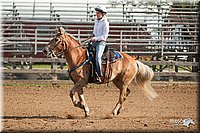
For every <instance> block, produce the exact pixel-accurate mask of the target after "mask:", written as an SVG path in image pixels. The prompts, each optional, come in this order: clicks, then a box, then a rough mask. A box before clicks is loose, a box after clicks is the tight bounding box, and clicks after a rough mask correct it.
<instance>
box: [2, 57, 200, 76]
mask: <svg viewBox="0 0 200 133" xmlns="http://www.w3.org/2000/svg"><path fill="white" fill-rule="evenodd" d="M3 62H4V68H3V69H2V71H3V73H4V74H20V73H23V74H52V75H53V77H54V79H57V78H55V77H56V76H55V75H57V74H65V75H66V76H67V64H66V63H65V59H62V58H56V59H49V58H4V59H3ZM142 62H143V63H145V64H147V65H149V66H151V67H152V69H154V71H155V72H154V73H155V77H163V76H164V77H168V80H172V79H173V77H178V76H180V77H193V78H197V77H198V76H199V73H198V72H192V67H198V65H199V63H198V62H176V61H164V60H163V61H142ZM35 63H47V64H50V65H51V67H50V68H33V67H32V66H33V65H34V64H35ZM27 64H28V67H27V68H25V66H27ZM6 66H7V68H6ZM17 66H18V67H17ZM64 66H65V68H64ZM158 66H163V67H167V68H168V70H163V71H160V70H156V68H157V67H158ZM177 66H182V67H183V68H182V70H179V71H178V69H177V70H176V67H177ZM184 67H185V68H184ZM187 69H190V70H187Z"/></svg>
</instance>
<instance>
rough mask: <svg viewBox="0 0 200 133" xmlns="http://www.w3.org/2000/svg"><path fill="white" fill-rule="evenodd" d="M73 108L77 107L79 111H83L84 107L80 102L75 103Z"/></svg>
mask: <svg viewBox="0 0 200 133" xmlns="http://www.w3.org/2000/svg"><path fill="white" fill-rule="evenodd" d="M75 107H78V108H80V109H84V105H82V104H81V102H77V104H76V105H75Z"/></svg>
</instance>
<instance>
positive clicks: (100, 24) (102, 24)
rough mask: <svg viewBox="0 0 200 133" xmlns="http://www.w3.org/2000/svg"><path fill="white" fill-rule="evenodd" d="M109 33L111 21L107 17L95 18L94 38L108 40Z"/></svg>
mask: <svg viewBox="0 0 200 133" xmlns="http://www.w3.org/2000/svg"><path fill="white" fill-rule="evenodd" d="M108 33H109V22H108V20H107V18H106V17H103V18H102V19H100V20H95V24H94V30H93V34H94V37H93V39H94V40H95V41H106V39H107V38H108Z"/></svg>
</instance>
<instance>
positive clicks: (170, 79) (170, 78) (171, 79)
mask: <svg viewBox="0 0 200 133" xmlns="http://www.w3.org/2000/svg"><path fill="white" fill-rule="evenodd" d="M172 71H173V65H172V60H170V63H169V74H171V73H172ZM169 82H173V76H169Z"/></svg>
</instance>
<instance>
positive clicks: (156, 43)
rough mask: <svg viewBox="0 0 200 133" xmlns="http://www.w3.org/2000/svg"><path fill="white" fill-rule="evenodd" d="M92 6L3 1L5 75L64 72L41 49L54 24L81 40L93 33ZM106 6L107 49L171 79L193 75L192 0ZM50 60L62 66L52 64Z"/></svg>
mask: <svg viewBox="0 0 200 133" xmlns="http://www.w3.org/2000/svg"><path fill="white" fill-rule="evenodd" d="M97 4H98V3H95V4H92V3H84V4H83V3H82V4H80V3H67V2H62V3H53V2H35V3H34V2H14V1H2V5H3V9H2V17H3V21H2V26H3V27H2V30H1V32H2V34H3V40H2V42H1V45H2V50H3V51H1V52H3V63H4V68H3V69H4V74H5V75H7V74H11V73H51V74H58V73H65V72H66V69H62V68H64V67H62V66H66V64H65V63H64V61H63V59H58V60H54V59H44V56H43V55H42V49H43V47H44V46H45V45H46V44H47V43H48V42H49V40H50V39H51V38H52V37H54V35H55V33H54V30H55V28H56V27H58V26H62V27H64V28H65V30H66V32H68V33H70V34H72V35H74V36H75V37H76V38H77V39H78V40H80V41H83V40H85V39H86V38H87V37H88V36H89V34H90V33H92V30H93V24H94V19H95V12H94V7H95V6H96V5H97ZM105 6H106V7H107V9H108V14H107V17H108V19H109V22H110V33H109V38H108V41H107V44H108V45H109V48H110V49H114V50H117V51H121V52H126V53H128V54H130V55H132V56H139V59H140V60H142V61H143V62H145V63H146V64H148V65H149V66H151V67H152V68H153V70H154V71H155V73H156V75H157V76H161V77H162V76H164V77H165V76H167V78H169V79H172V77H176V76H183V77H190V76H192V77H196V76H197V75H198V72H199V66H198V62H199V54H198V52H199V43H198V41H197V37H198V34H197V33H198V28H197V23H198V4H197V3H193V4H191V3H183V4H180V3H163V4H162V3H161V4H153V5H134V4H133V3H131V4H114V3H112V4H105ZM61 60H62V61H61ZM44 62H45V64H51V67H50V68H49V70H48V69H42V70H37V69H34V67H32V65H34V64H42V63H43V64H44ZM52 63H53V65H52ZM27 64H28V67H24V66H26V65H27ZM55 64H61V67H53V66H57V65H55ZM63 64H64V65H63ZM55 68H56V69H55ZM60 68H61V69H60Z"/></svg>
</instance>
